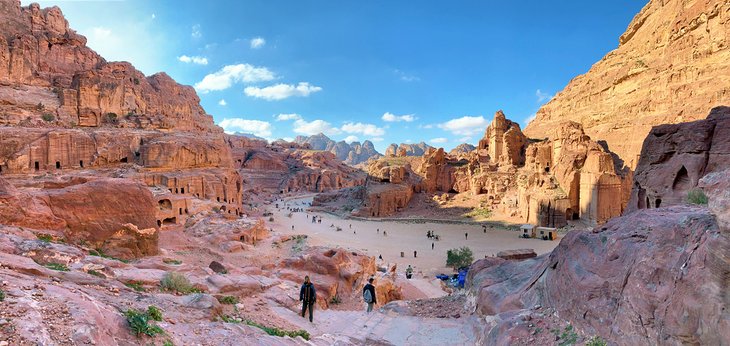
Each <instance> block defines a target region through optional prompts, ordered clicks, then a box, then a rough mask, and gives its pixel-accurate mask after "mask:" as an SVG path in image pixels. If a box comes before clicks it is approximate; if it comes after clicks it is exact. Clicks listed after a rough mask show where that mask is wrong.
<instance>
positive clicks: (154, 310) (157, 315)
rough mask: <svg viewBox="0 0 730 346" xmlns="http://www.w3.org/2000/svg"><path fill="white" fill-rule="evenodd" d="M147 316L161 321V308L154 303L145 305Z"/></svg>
mask: <svg viewBox="0 0 730 346" xmlns="http://www.w3.org/2000/svg"><path fill="white" fill-rule="evenodd" d="M147 316H149V317H150V319H153V320H155V321H158V322H159V321H162V310H160V308H158V307H156V306H154V305H150V306H148V307H147Z"/></svg>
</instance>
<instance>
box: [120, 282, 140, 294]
mask: <svg viewBox="0 0 730 346" xmlns="http://www.w3.org/2000/svg"><path fill="white" fill-rule="evenodd" d="M124 285H125V286H127V287H129V288H131V289H133V290H135V291H137V292H144V287H143V286H142V284H141V283H139V282H136V281H130V282H127V283H126V284H124Z"/></svg>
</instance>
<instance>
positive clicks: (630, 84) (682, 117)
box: [525, 0, 730, 168]
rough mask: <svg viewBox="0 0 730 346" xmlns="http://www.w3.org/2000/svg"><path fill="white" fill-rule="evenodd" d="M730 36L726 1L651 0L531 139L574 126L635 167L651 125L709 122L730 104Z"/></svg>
mask: <svg viewBox="0 0 730 346" xmlns="http://www.w3.org/2000/svg"><path fill="white" fill-rule="evenodd" d="M729 37H730V3H729V2H727V1H724V0H699V1H682V0H651V1H649V3H648V4H647V5H646V6H645V7H644V8H643V9H642V10H641V12H640V13H639V14H637V15H636V17H634V19H633V20H632V21H631V23H630V24H629V27H628V28H627V30H626V32H625V33H624V34H623V35H621V37H620V38H619V46H618V48H617V49H615V50H614V51H612V52H610V53H608V54H606V56H605V57H603V59H601V60H600V61H598V62H597V63H596V64H595V65H593V66H592V67H591V69H590V70H589V71H588V72H587V73H586V74H584V75H581V76H578V77H576V78H574V79H573V80H572V81H571V82H570V83H569V84H568V85H567V86H566V87H565V89H564V90H563V91H561V92H559V93H558V94H556V95H555V97H554V98H553V99H552V100H551V101H550V102H549V103H547V104H546V105H545V106H543V107H542V108H541V109H540V110H539V111H538V112H537V116H536V117H535V119H534V120H533V121H532V122H530V124H529V125H528V126H527V128H526V129H525V134H526V135H527V136H529V137H531V138H544V137H547V135H548V134H549V132H550V130H551V129H552V128H554V127H555V126H557V125H558V124H559V123H560V122H562V121H566V120H572V121H575V122H577V123H580V124H582V125H583V128H584V129H585V131H586V134H588V135H589V136H591V138H593V139H594V140H597V141H605V142H606V143H607V146H608V149H609V150H611V151H612V152H614V153H617V154H618V156H619V157H620V158H621V160H623V163H624V164H625V165H627V166H629V167H632V168H633V167H636V165H637V163H638V159H639V153H640V151H641V144H642V141H643V139H644V138H645V137H646V135H647V134H648V133H649V130H650V129H651V127H652V126H656V125H660V124H674V123H680V122H685V121H692V120H698V119H702V117H703V114H707V113H708V112H709V110H710V109H712V108H713V107H716V106H720V105H727V104H730V84H729V83H728V80H730V41H729V39H728V38H729Z"/></svg>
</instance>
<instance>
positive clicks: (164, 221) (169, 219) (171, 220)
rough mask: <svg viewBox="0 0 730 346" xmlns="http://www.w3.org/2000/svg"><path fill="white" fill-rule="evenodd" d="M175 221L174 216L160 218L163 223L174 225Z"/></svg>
mask: <svg viewBox="0 0 730 346" xmlns="http://www.w3.org/2000/svg"><path fill="white" fill-rule="evenodd" d="M176 223H177V218H176V217H168V218H166V219H164V220H162V224H163V225H174V224H176Z"/></svg>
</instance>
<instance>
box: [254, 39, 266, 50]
mask: <svg viewBox="0 0 730 346" xmlns="http://www.w3.org/2000/svg"><path fill="white" fill-rule="evenodd" d="M265 44H266V40H264V38H263V37H256V38H253V39H251V49H259V48H261V47H263V46H264V45H265Z"/></svg>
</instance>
